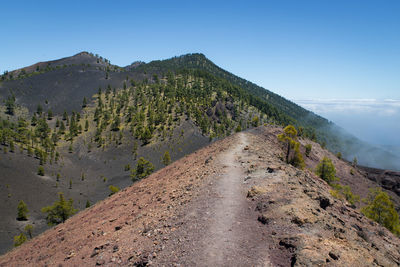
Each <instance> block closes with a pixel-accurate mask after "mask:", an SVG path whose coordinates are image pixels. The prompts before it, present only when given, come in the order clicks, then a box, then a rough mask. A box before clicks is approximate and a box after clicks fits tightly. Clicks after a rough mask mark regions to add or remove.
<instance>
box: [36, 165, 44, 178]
mask: <svg viewBox="0 0 400 267" xmlns="http://www.w3.org/2000/svg"><path fill="white" fill-rule="evenodd" d="M37 174H38V175H40V176H44V168H43V166H39V167H38V170H37Z"/></svg>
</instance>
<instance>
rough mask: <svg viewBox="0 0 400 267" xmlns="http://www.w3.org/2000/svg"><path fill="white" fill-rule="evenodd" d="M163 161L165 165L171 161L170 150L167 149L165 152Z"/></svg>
mask: <svg viewBox="0 0 400 267" xmlns="http://www.w3.org/2000/svg"><path fill="white" fill-rule="evenodd" d="M162 162H163V163H164V165H165V166H167V165H169V164H170V163H171V156H170V155H169V152H168V151H165V153H164V155H163V157H162Z"/></svg>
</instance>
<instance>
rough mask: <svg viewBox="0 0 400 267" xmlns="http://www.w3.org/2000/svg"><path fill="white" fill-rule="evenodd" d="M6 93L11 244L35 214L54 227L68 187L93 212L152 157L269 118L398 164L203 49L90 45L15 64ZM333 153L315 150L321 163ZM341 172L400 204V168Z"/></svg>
mask: <svg viewBox="0 0 400 267" xmlns="http://www.w3.org/2000/svg"><path fill="white" fill-rule="evenodd" d="M0 102H1V103H2V104H1V105H0V148H1V150H2V153H1V155H0V170H1V171H0V180H1V181H2V183H1V184H0V196H1V201H0V211H1V214H0V215H1V216H2V218H3V219H2V220H1V221H0V229H1V231H0V253H4V252H6V251H7V250H9V249H10V248H11V247H12V245H13V238H14V236H16V235H18V234H20V233H21V232H23V231H24V230H23V229H24V227H25V226H26V225H27V224H32V225H33V235H34V236H36V235H38V234H40V233H42V232H43V231H45V230H46V229H49V226H48V225H47V224H46V220H45V215H44V214H43V213H42V212H41V208H43V207H45V206H47V205H50V204H51V203H53V202H54V201H55V200H56V199H57V196H58V192H63V193H64V195H65V197H66V198H67V199H68V198H72V199H73V200H74V206H75V207H76V208H77V209H78V210H84V209H85V208H86V206H87V205H88V204H94V203H97V202H98V201H100V200H103V199H105V198H106V197H108V195H109V194H110V193H111V192H110V190H111V189H110V187H111V188H113V187H114V188H115V187H118V188H120V189H124V188H126V187H128V186H130V185H132V184H134V183H136V182H137V181H138V180H140V179H141V178H142V176H141V174H139V175H138V174H137V173H136V169H137V166H138V163H139V160H140V159H141V158H142V157H143V160H145V161H148V162H149V163H151V165H152V166H153V167H154V171H157V170H159V169H161V168H163V167H165V166H166V165H168V164H169V163H171V162H174V161H176V160H179V159H180V158H182V157H184V156H185V155H188V154H190V153H193V152H194V151H196V150H198V149H200V148H202V147H205V146H207V145H208V144H210V143H213V142H215V141H217V140H221V139H223V138H225V137H227V136H230V135H231V134H233V133H235V132H241V131H244V130H247V129H251V128H254V127H257V126H259V125H286V124H288V123H292V124H294V125H295V126H296V127H297V129H298V130H299V136H300V137H301V138H310V139H313V140H314V141H307V142H312V144H313V147H320V145H319V144H323V143H324V142H326V146H327V147H328V148H330V149H331V150H332V151H333V152H337V151H342V153H343V155H344V156H346V153H345V149H344V147H346V148H351V150H352V151H351V153H354V151H355V149H359V148H362V149H363V151H362V152H360V153H361V155H362V157H359V156H357V157H358V159H359V163H363V159H366V158H367V157H371V158H370V159H369V160H371V161H372V162H373V163H374V164H377V165H381V166H382V167H385V168H388V169H392V167H393V166H394V165H393V164H395V163H393V162H390V161H386V158H387V157H390V154H387V153H386V152H385V151H382V150H375V149H374V148H372V147H370V146H368V145H367V144H363V143H362V142H361V141H359V140H357V139H356V138H355V137H352V136H349V135H348V134H347V133H345V132H343V131H341V130H340V129H338V128H337V127H336V126H335V125H333V124H332V123H330V122H328V121H327V120H325V119H323V118H321V117H319V116H317V115H315V114H313V113H311V112H309V111H307V110H305V109H302V108H301V107H299V106H297V105H296V104H294V103H292V102H290V101H287V100H285V99H284V98H282V97H280V96H278V95H276V94H274V93H272V92H270V91H267V90H264V89H263V88H261V87H258V86H257V85H255V84H252V83H251V82H248V81H246V80H244V79H241V78H239V77H237V76H235V75H233V74H231V73H229V72H226V71H224V70H222V69H221V68H219V67H218V66H216V65H215V64H213V63H212V62H211V61H210V60H208V59H207V58H206V57H205V56H204V55H202V54H188V55H184V56H181V57H175V58H172V59H168V60H163V61H153V62H150V63H143V62H135V63H133V64H132V65H130V66H127V67H125V68H121V67H118V66H115V65H112V64H111V63H110V62H109V61H108V60H106V59H104V58H102V57H100V56H98V55H93V54H90V53H87V52H82V53H79V54H77V55H75V56H72V57H67V58H63V59H60V60H55V61H49V62H41V63H37V64H35V65H32V66H30V67H26V68H23V69H19V70H16V71H12V72H9V73H5V74H4V75H2V76H1V79H0ZM339 139H340V141H339ZM305 140H306V139H305ZM304 145H305V144H303V146H304ZM339 147H341V148H343V150H341V149H339ZM303 150H304V149H303ZM321 151H325V150H323V149H321ZM360 151H361V150H360ZM366 151H367V152H368V153H367V152H366ZM303 153H304V151H303ZM321 153H328V152H327V151H325V152H321ZM349 153H350V152H349ZM321 155H322V154H321ZM321 155H319V156H317V157H315V158H314V160H313V161H311V162H307V161H309V158H307V159H306V162H307V164H309V166H310V168H315V166H316V164H317V163H318V161H319V160H320V159H321V158H322V157H321ZM352 155H353V154H352ZM392 160H393V161H395V160H396V159H395V158H393V157H392ZM339 162H342V161H339ZM343 164H345V163H343ZM21 166H23V168H21ZM371 166H373V165H371ZM344 170H346V171H344ZM339 172H340V175H341V177H342V180H343V183H344V184H346V185H351V187H352V188H354V189H353V190H356V191H357V192H356V193H357V194H360V195H361V196H366V194H367V192H368V188H371V187H375V186H377V185H382V186H383V187H384V188H385V189H387V190H388V192H389V194H391V196H392V197H393V201H394V203H395V204H396V207H397V208H398V207H399V206H400V201H399V193H398V192H399V191H398V189H399V183H398V181H394V182H393V179H394V180H396V179H397V178H393V177H396V175H397V174H396V172H393V173H395V175H394V176H393V177H387V176H388V175H389V174H390V173H391V172H384V171H382V172H383V174H380V175H379V177H380V178H379V179H375V180H374V179H373V177H375V176H374V172H375V171H369V170H366V171H364V170H358V171H356V172H355V174H352V175H350V169H348V168H345V167H343V168H340V171H339ZM365 177H369V178H371V177H372V178H371V180H367V179H365ZM386 178H387V179H386ZM390 181H392V183H391V184H387V183H388V182H390ZM385 183H386V184H385ZM37 192H41V193H40V194H37ZM21 200H23V201H24V202H25V203H26V204H27V207H28V209H29V213H28V215H29V218H28V220H27V221H24V220H22V221H21V220H16V213H17V206H18V203H19V202H20V201H21Z"/></svg>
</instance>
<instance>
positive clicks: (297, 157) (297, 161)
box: [291, 142, 305, 169]
mask: <svg viewBox="0 0 400 267" xmlns="http://www.w3.org/2000/svg"><path fill="white" fill-rule="evenodd" d="M291 164H292V165H293V166H295V167H297V168H300V169H304V167H305V164H304V160H303V155H301V153H300V143H298V142H295V146H294V155H293V158H292V161H291Z"/></svg>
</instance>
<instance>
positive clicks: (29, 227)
mask: <svg viewBox="0 0 400 267" xmlns="http://www.w3.org/2000/svg"><path fill="white" fill-rule="evenodd" d="M24 230H25V232H26V233H27V234H28V236H29V238H30V239H32V232H33V225H32V224H27V225H26V226H25V228H24Z"/></svg>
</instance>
